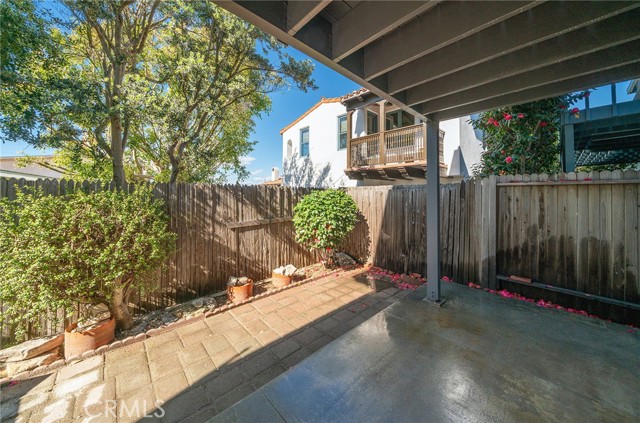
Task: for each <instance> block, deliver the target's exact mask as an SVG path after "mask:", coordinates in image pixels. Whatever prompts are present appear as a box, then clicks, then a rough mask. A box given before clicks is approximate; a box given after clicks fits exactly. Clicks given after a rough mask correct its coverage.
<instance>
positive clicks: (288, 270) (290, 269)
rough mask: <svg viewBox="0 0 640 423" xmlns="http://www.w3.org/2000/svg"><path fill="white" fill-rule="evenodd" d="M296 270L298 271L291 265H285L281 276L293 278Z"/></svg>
mask: <svg viewBox="0 0 640 423" xmlns="http://www.w3.org/2000/svg"><path fill="white" fill-rule="evenodd" d="M296 270H298V269H297V268H296V267H295V266H294V265H293V264H287V265H286V266H285V267H284V273H283V275H285V276H293V274H294V273H296Z"/></svg>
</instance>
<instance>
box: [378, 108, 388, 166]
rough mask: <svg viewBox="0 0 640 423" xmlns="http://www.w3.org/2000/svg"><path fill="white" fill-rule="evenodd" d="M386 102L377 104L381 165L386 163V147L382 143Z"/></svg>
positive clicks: (385, 125)
mask: <svg viewBox="0 0 640 423" xmlns="http://www.w3.org/2000/svg"><path fill="white" fill-rule="evenodd" d="M386 102H387V100H382V101H380V102H378V106H380V110H378V112H379V113H380V115H379V117H378V121H379V125H380V128H379V131H380V134H379V136H380V163H379V164H381V165H383V164H385V163H387V157H386V152H385V150H386V145H385V142H384V133H385V131H386V130H387V114H386V111H385V110H384V109H385V105H386V104H385V103H386Z"/></svg>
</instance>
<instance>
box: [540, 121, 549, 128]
mask: <svg viewBox="0 0 640 423" xmlns="http://www.w3.org/2000/svg"><path fill="white" fill-rule="evenodd" d="M547 125H549V124H548V123H547V122H545V121H544V120H543V121H541V122H540V123H539V124H538V126H541V127H543V128H544V127H545V126H547Z"/></svg>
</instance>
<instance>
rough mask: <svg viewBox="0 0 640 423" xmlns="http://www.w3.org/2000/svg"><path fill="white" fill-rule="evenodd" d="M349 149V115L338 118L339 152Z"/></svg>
mask: <svg viewBox="0 0 640 423" xmlns="http://www.w3.org/2000/svg"><path fill="white" fill-rule="evenodd" d="M345 148H347V115H342V116H338V150H344V149H345Z"/></svg>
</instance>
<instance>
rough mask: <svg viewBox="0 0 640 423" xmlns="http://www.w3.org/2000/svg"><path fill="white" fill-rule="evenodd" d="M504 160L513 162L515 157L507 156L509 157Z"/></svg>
mask: <svg viewBox="0 0 640 423" xmlns="http://www.w3.org/2000/svg"><path fill="white" fill-rule="evenodd" d="M504 161H505V162H507V163H511V162H513V157H511V156H507V158H506V159H504Z"/></svg>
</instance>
